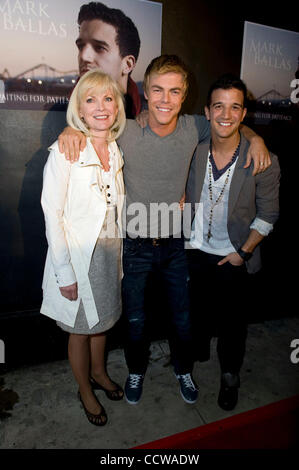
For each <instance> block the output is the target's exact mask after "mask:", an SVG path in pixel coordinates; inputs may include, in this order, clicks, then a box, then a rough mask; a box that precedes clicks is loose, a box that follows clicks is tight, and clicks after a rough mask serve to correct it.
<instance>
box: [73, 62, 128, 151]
mask: <svg viewBox="0 0 299 470" xmlns="http://www.w3.org/2000/svg"><path fill="white" fill-rule="evenodd" d="M91 89H94V91H95V93H97V92H99V93H105V92H106V91H109V92H110V93H112V94H113V96H114V99H115V101H116V104H117V107H118V113H117V116H116V119H115V122H114V123H113V125H112V126H111V128H110V132H109V136H108V139H107V140H108V142H111V141H113V140H115V139H117V138H118V137H119V136H120V135H121V134H122V132H123V130H124V128H125V125H126V113H125V109H124V98H123V94H122V92H121V89H120V87H119V85H118V83H117V82H116V81H115V80H114V79H113V78H111V77H110V75H107V74H106V73H104V72H102V71H101V70H100V69H92V70H89V71H88V72H86V73H85V74H84V75H83V76H82V77H81V78H80V80H79V81H78V83H77V85H76V86H75V88H74V90H73V92H72V95H71V98H70V102H69V105H68V108H67V113H66V120H67V123H68V125H69V126H71V127H72V128H73V129H76V130H77V131H81V132H83V134H85V135H86V136H88V137H91V133H90V129H89V128H88V127H87V125H86V123H85V122H84V121H83V120H82V119H81V118H80V113H79V110H80V105H81V103H82V101H83V100H84V98H85V97H86V95H87V93H88V91H89V90H91Z"/></svg>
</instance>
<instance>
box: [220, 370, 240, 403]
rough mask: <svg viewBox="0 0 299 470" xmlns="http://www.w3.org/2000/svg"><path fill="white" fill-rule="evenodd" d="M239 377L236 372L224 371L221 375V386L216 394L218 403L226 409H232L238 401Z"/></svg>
mask: <svg viewBox="0 0 299 470" xmlns="http://www.w3.org/2000/svg"><path fill="white" fill-rule="evenodd" d="M239 387H240V378H239V376H238V375H237V374H230V373H229V372H226V373H225V374H222V376H221V386H220V391H219V395H218V405H219V406H220V408H222V409H223V410H226V411H230V410H233V409H234V408H235V406H236V404H237V403H238V388H239Z"/></svg>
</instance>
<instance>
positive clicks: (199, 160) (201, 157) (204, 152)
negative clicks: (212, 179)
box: [191, 140, 210, 220]
mask: <svg viewBox="0 0 299 470" xmlns="http://www.w3.org/2000/svg"><path fill="white" fill-rule="evenodd" d="M209 148H210V140H209V142H207V143H204V144H202V145H200V146H198V148H197V150H196V154H195V156H194V158H195V159H196V161H195V162H194V164H195V168H194V172H193V181H192V186H193V189H192V188H191V191H192V213H191V220H193V217H194V216H195V204H196V203H199V202H200V197H201V192H202V188H203V184H204V180H205V175H206V168H207V161H208V155H209Z"/></svg>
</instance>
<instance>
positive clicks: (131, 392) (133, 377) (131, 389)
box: [125, 374, 144, 405]
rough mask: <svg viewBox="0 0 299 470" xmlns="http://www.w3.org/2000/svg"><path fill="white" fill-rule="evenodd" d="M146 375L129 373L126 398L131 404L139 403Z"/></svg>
mask: <svg viewBox="0 0 299 470" xmlns="http://www.w3.org/2000/svg"><path fill="white" fill-rule="evenodd" d="M143 380H144V375H142V374H129V376H128V378H127V380H126V385H125V398H126V400H127V402H128V403H130V405H137V403H138V402H139V400H140V398H141V395H142V385H143Z"/></svg>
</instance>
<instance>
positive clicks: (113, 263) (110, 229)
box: [56, 207, 122, 335]
mask: <svg viewBox="0 0 299 470" xmlns="http://www.w3.org/2000/svg"><path fill="white" fill-rule="evenodd" d="M116 220H117V211H116V207H111V208H110V209H109V210H107V213H106V217H105V220H104V223H103V226H102V230H101V232H100V235H99V237H98V240H97V243H96V246H95V249H94V252H93V255H92V259H91V263H90V267H89V272H88V276H89V280H90V285H91V289H92V293H93V296H94V300H95V304H96V307H97V312H98V316H99V323H97V324H96V325H95V326H94V327H93V328H91V329H90V328H89V326H88V323H87V319H86V315H85V311H84V307H83V304H82V301H81V302H80V306H79V310H78V313H77V317H76V321H75V325H74V327H73V328H72V327H70V326H68V325H65V324H64V323H61V322H59V321H57V322H56V323H57V325H58V326H59V327H60V328H62V329H63V330H64V331H67V332H69V333H75V334H84V335H86V334H87V335H89V334H97V333H102V332H104V331H107V330H109V329H110V328H111V327H112V326H113V325H114V324H115V322H116V321H117V320H118V319H119V317H120V315H121V310H122V305H121V279H122V264H121V259H122V239H121V238H120V237H118V236H117V234H118V228H117V224H116ZM107 234H108V236H107ZM113 234H114V237H113V236H111V235H113Z"/></svg>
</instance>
